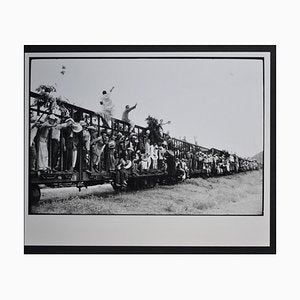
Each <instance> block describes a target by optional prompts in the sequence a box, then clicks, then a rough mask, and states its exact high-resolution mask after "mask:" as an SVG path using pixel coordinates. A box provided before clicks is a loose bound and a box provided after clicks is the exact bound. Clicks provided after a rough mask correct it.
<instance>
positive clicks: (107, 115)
mask: <svg viewBox="0 0 300 300" xmlns="http://www.w3.org/2000/svg"><path fill="white" fill-rule="evenodd" d="M113 89H114V87H112V88H111V89H110V91H109V93H107V92H106V91H103V92H102V96H101V98H100V105H102V111H101V112H100V116H101V119H102V122H103V124H104V126H105V127H109V125H108V122H109V121H110V120H111V118H112V116H113V112H114V105H113V102H112V100H111V92H112V91H113Z"/></svg>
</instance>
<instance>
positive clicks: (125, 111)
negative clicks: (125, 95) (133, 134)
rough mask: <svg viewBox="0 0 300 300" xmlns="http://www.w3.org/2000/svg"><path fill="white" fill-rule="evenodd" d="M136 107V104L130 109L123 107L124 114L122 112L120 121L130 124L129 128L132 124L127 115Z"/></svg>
mask: <svg viewBox="0 0 300 300" xmlns="http://www.w3.org/2000/svg"><path fill="white" fill-rule="evenodd" d="M136 106H137V103H136V104H135V105H134V106H132V107H130V106H129V105H126V106H125V110H124V112H123V114H122V121H123V122H126V123H128V124H130V126H131V127H133V124H132V122H131V121H130V120H129V118H128V115H129V113H130V112H131V111H132V110H134V109H135V108H136Z"/></svg>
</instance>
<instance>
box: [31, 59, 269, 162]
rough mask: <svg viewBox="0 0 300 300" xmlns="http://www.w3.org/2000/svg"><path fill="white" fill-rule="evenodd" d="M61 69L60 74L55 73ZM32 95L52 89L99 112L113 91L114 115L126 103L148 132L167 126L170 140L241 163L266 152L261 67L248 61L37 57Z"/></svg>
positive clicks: (256, 62)
mask: <svg viewBox="0 0 300 300" xmlns="http://www.w3.org/2000/svg"><path fill="white" fill-rule="evenodd" d="M62 66H65V67H66V72H65V74H64V75H62V74H61V73H60V71H61V69H62ZM31 70H32V72H31V90H32V91H34V90H35V89H36V88H37V87H38V86H39V85H40V84H55V83H56V85H57V90H58V94H60V95H62V96H65V97H67V98H68V99H69V100H70V102H71V103H74V104H76V105H78V106H82V107H84V108H87V109H90V110H93V111H96V112H99V111H100V110H101V106H100V104H99V100H100V97H101V95H102V91H103V90H107V91H108V90H109V89H110V88H111V87H112V86H114V87H115V89H114V90H113V92H112V94H111V98H112V100H113V103H114V105H115V112H114V117H116V118H119V119H121V116H122V112H123V110H124V107H125V105H126V104H128V105H130V106H131V105H134V104H135V103H137V108H136V109H135V110H133V111H132V112H131V113H130V115H129V118H130V119H131V120H132V121H133V122H134V123H135V124H138V125H140V126H146V122H145V119H146V117H147V116H148V115H151V116H154V117H156V118H158V119H161V118H162V119H163V120H164V121H169V120H170V121H171V124H170V125H166V126H165V131H169V132H170V135H171V136H172V137H176V138H183V137H184V136H185V137H186V139H187V141H188V142H191V143H194V137H196V139H197V141H198V144H199V145H201V146H203V147H207V148H211V147H214V148H217V149H225V150H228V151H230V152H232V153H236V154H238V155H240V156H244V157H252V156H253V155H255V154H257V153H258V152H260V151H262V150H263V62H262V61H261V60H245V59H107V58H105V59H63V58H62V59H39V60H33V61H32V67H31Z"/></svg>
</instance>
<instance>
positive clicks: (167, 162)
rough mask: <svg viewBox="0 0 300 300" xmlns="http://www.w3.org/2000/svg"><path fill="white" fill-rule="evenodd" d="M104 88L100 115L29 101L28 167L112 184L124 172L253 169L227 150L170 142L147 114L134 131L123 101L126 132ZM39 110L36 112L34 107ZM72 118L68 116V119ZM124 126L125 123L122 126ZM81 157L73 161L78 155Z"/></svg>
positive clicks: (214, 172) (122, 183)
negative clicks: (104, 176)
mask: <svg viewBox="0 0 300 300" xmlns="http://www.w3.org/2000/svg"><path fill="white" fill-rule="evenodd" d="M112 91H113V88H112V89H111V90H110V92H109V93H107V92H106V91H103V93H102V97H101V100H100V105H101V106H102V111H101V112H100V113H99V114H94V115H90V114H83V113H82V112H81V113H80V114H79V115H76V113H75V115H74V112H73V115H72V114H71V112H70V110H69V109H68V108H66V107H67V105H65V104H64V103H63V102H62V101H56V99H55V98H54V99H51V101H46V102H45V101H44V102H42V103H37V102H34V103H33V104H32V107H31V117H30V169H31V171H40V172H46V173H47V172H52V173H53V172H70V173H74V172H78V171H79V170H80V169H81V170H84V171H86V172H88V173H91V174H100V173H103V172H108V173H114V174H115V176H116V177H115V182H116V185H119V186H120V187H126V185H127V179H128V176H130V175H132V176H138V175H141V174H144V173H149V172H154V173H155V172H167V173H168V174H169V175H172V176H175V177H178V178H180V179H181V180H183V179H185V178H187V177H189V176H190V173H191V172H192V171H193V172H194V171H198V172H199V173H201V174H203V175H206V176H211V175H222V174H229V173H232V172H239V171H247V170H252V169H257V168H258V163H257V162H255V161H249V160H242V159H240V158H239V157H238V156H236V155H231V154H229V153H227V152H223V153H221V152H220V153H217V152H214V151H202V150H200V148H199V147H197V146H195V145H191V144H188V143H184V142H179V143H178V142H177V143H175V142H174V139H172V138H171V137H170V136H169V135H168V134H166V133H165V132H164V129H163V126H164V125H166V124H168V123H170V121H169V122H166V123H164V121H163V120H160V121H159V122H158V121H157V120H155V119H154V118H151V117H148V118H147V120H148V128H145V129H142V130H138V131H137V130H135V125H134V124H133V123H132V122H131V120H130V119H129V112H130V111H132V110H133V109H135V108H136V107H137V104H135V105H134V106H132V107H130V106H129V105H127V106H126V107H125V110H124V112H123V115H122V124H126V125H127V127H126V130H119V128H116V126H115V125H116V124H114V122H115V121H114V119H113V118H112V117H113V108H114V106H113V103H112V101H111V97H110V93H111V92H112ZM37 105H39V106H40V107H39V109H40V110H41V111H42V112H43V113H41V114H40V115H38V114H37V113H36V110H35V109H34V107H35V106H37ZM71 116H72V117H73V118H72V117H71ZM123 129H124V127H123ZM79 155H80V157H81V159H78V157H79Z"/></svg>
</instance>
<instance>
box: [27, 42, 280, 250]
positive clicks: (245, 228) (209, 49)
mask: <svg viewBox="0 0 300 300" xmlns="http://www.w3.org/2000/svg"><path fill="white" fill-rule="evenodd" d="M275 68H276V47H275V46H265V45H264V46H262V45H260V46H254V45H251V46H229V45H227V46H221V45H220V46H171V45H168V46H54V45H52V46H29V45H28V46H25V47H24V72H25V73H24V74H25V78H24V91H25V92H24V93H25V94H24V113H25V122H24V141H25V143H24V158H25V159H24V160H25V173H24V182H25V193H24V226H25V236H24V240H25V241H24V252H25V253H26V254H101V253H103V254H113V253H115V254H133V253H135V254H275V253H276V95H275V85H276V81H275V80H276V79H275V76H276V69H275Z"/></svg>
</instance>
